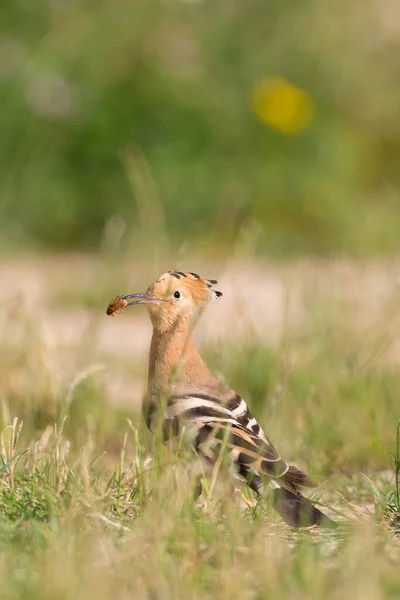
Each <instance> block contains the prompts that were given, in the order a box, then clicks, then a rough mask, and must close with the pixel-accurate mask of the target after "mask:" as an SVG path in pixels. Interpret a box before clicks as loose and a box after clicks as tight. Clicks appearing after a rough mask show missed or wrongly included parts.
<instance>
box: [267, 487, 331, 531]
mask: <svg viewBox="0 0 400 600" xmlns="http://www.w3.org/2000/svg"><path fill="white" fill-rule="evenodd" d="M271 493H272V498H273V506H274V508H275V510H277V511H278V512H279V514H280V515H281V517H282V519H283V520H284V521H285V523H287V524H288V525H290V526H291V527H309V526H310V525H319V526H320V527H325V528H327V529H336V528H337V527H338V523H335V521H332V519H330V518H329V517H327V516H326V515H324V513H323V512H321V511H320V510H319V509H318V508H316V507H315V506H314V505H313V504H312V503H311V502H310V501H309V500H307V498H305V497H304V496H302V495H301V494H300V493H299V492H297V493H292V492H289V491H288V490H285V489H284V488H276V489H273V490H271Z"/></svg>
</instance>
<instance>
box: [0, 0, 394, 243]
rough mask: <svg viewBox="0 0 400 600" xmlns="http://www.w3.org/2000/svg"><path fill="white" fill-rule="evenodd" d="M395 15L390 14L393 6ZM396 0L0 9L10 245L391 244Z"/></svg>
mask: <svg viewBox="0 0 400 600" xmlns="http://www.w3.org/2000/svg"><path fill="white" fill-rule="evenodd" d="M392 4H393V6H392ZM396 13H398V7H396V6H395V4H394V3H390V2H388V1H385V2H380V3H378V2H376V1H373V0H362V1H361V0H354V1H353V2H350V3H349V2H345V1H344V0H338V1H335V2H332V1H331V2H320V1H318V0H303V2H293V1H289V2H281V1H279V0H250V1H245V2H243V0H221V1H220V2H211V0H185V1H184V0H181V1H178V0H164V1H156V0H135V1H132V0H108V1H107V0H104V1H101V0H97V1H96V0H73V1H72V0H71V1H68V2H67V1H63V0H35V2H32V1H31V0H13V1H12V2H5V3H4V2H3V3H2V6H1V8H0V16H1V18H0V22H1V23H2V25H1V34H0V97H1V112H0V130H1V141H0V166H1V181H0V227H1V228H0V235H1V240H2V242H1V243H2V247H3V249H4V248H8V249H10V248H11V249H18V248H21V247H26V246H28V247H36V248H39V249H50V250H70V249H85V250H87V249H89V250H96V249H98V248H99V247H101V244H102V243H104V239H108V238H110V237H111V239H114V238H117V239H118V243H120V244H121V245H126V246H129V245H130V244H132V243H134V242H135V240H136V241H137V240H139V241H140V242H141V243H143V241H151V239H152V238H154V236H165V239H166V240H169V243H170V244H172V246H173V247H174V248H176V247H177V246H179V245H180V244H184V243H185V242H187V241H188V240H190V242H191V243H193V244H195V245H198V246H199V248H200V249H201V250H202V251H203V250H206V249H207V248H208V249H209V248H212V249H213V250H216V249H217V250H219V249H221V248H226V249H228V250H229V251H230V250H231V249H232V247H233V246H234V245H235V244H236V243H237V240H238V238H240V239H245V240H250V243H251V246H252V250H254V251H255V252H256V253H265V252H267V253H270V254H275V255H281V254H285V253H293V252H303V253H304V252H305V253H324V254H326V253H337V252H344V253H349V254H353V255H366V254H372V253H377V252H378V253H387V252H397V251H399V250H400V236H399V235H398V230H399V224H400V202H399V184H400V168H399V158H400V136H399V133H400V118H399V117H400V110H399V107H400V52H399V50H400V31H399V29H400V25H399V22H400V21H399V19H396Z"/></svg>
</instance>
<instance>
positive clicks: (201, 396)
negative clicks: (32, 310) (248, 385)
mask: <svg viewBox="0 0 400 600" xmlns="http://www.w3.org/2000/svg"><path fill="white" fill-rule="evenodd" d="M216 283H217V281H215V280H213V279H203V278H201V277H200V276H199V275H197V274H196V273H184V272H183V271H168V272H167V273H164V274H163V275H161V276H160V277H159V278H158V279H157V280H156V281H155V282H154V283H153V284H151V285H150V287H149V288H148V290H147V292H145V293H140V294H129V295H127V296H116V297H115V298H114V299H113V300H112V301H111V302H110V305H109V307H108V309H107V314H109V315H113V314H114V313H115V312H118V311H119V310H121V309H123V308H125V307H126V306H129V305H132V304H146V305H147V307H148V310H149V313H150V318H151V322H152V325H153V336H152V339H151V345H150V358H149V369H148V381H147V393H146V396H145V400H144V403H143V413H144V416H145V420H146V423H147V426H148V427H149V428H150V429H154V426H155V423H156V422H159V420H160V412H161V413H162V415H161V420H162V431H163V437H164V441H167V440H169V439H171V437H174V436H179V435H180V433H181V432H182V430H183V429H184V430H185V432H186V433H187V432H190V434H189V438H190V442H191V444H192V447H193V448H194V449H195V451H196V452H197V453H198V454H200V455H201V456H202V457H204V459H205V460H206V461H207V462H208V463H211V464H213V463H214V462H215V460H216V458H217V456H218V450H219V449H220V448H221V447H225V448H227V451H228V452H229V456H230V458H231V459H232V461H233V464H234V466H235V468H236V470H237V474H238V476H239V477H240V478H241V479H242V480H244V481H245V482H246V483H247V485H249V486H250V488H251V489H253V490H254V491H255V492H256V494H257V495H262V494H263V490H264V484H265V483H266V482H269V484H270V486H269V487H270V491H269V493H270V494H272V496H273V498H272V500H273V502H272V503H273V506H274V508H275V509H276V510H277V511H278V512H279V513H280V515H281V517H282V518H283V520H284V521H285V522H286V523H288V524H289V525H291V526H294V527H304V526H310V525H316V524H318V525H321V526H323V527H335V526H336V525H337V524H336V523H335V522H334V521H332V520H331V519H330V518H329V517H327V516H326V515H324V514H323V513H322V512H321V511H320V510H319V509H318V508H316V507H315V506H314V505H313V504H312V503H311V502H310V501H309V500H308V499H307V498H305V497H304V496H302V494H301V493H300V491H299V490H298V486H305V487H316V486H317V484H316V483H315V482H314V481H313V480H312V479H311V478H310V477H309V476H308V475H306V474H305V473H303V472H302V471H301V470H300V469H298V468H297V467H295V466H293V465H289V464H288V463H287V462H286V461H285V460H283V459H282V458H281V456H280V454H279V453H278V452H277V450H276V449H275V447H274V446H273V445H272V443H271V442H270V440H269V439H268V438H267V436H266V435H265V433H264V431H263V430H262V428H261V427H260V425H259V423H258V422H257V420H256V419H255V417H254V416H253V415H252V413H251V411H250V409H249V407H248V406H247V404H246V402H245V401H244V400H243V398H241V397H240V396H239V394H237V393H236V392H235V391H234V390H232V389H230V388H229V387H227V386H225V385H223V384H222V383H221V382H220V381H219V380H218V379H216V378H215V377H214V376H213V375H212V374H211V372H210V371H209V369H208V368H207V366H206V365H205V363H204V362H203V360H202V358H201V357H200V355H199V353H198V351H197V349H196V348H195V346H194V344H193V341H192V337H191V331H192V327H193V323H194V318H195V315H196V313H197V312H198V310H199V309H201V308H202V307H203V306H204V305H205V304H206V303H207V302H208V301H210V300H213V299H218V298H220V297H221V296H222V293H221V292H219V291H217V290H215V289H214V288H213V286H214V285H215V284H216Z"/></svg>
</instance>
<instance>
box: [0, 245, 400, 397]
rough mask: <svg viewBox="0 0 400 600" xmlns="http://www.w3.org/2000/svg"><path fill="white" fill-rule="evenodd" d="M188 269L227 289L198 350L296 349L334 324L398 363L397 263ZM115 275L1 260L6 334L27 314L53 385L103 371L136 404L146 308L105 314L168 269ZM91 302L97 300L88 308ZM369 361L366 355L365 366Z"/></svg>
mask: <svg viewBox="0 0 400 600" xmlns="http://www.w3.org/2000/svg"><path fill="white" fill-rule="evenodd" d="M186 262H187V264H185V265H182V266H180V269H182V268H183V269H186V270H191V271H198V272H200V273H201V274H204V276H207V277H217V278H218V280H219V283H218V286H217V287H218V289H220V290H221V291H222V292H223V298H222V299H221V300H220V301H218V302H215V303H213V304H212V305H211V306H209V307H208V308H207V310H206V312H205V314H204V315H203V316H202V318H201V321H200V322H199V323H198V325H197V327H196V333H195V336H196V339H197V341H198V343H199V344H202V343H203V342H205V341H207V342H212V343H217V344H219V345H220V346H221V347H223V345H224V344H225V343H227V342H229V341H235V340H240V341H241V342H243V343H246V342H249V341H253V340H254V339H255V338H260V339H262V340H264V341H265V342H266V343H267V344H271V345H277V344H280V343H282V341H283V340H286V342H288V341H289V343H290V340H291V339H292V337H293V336H296V335H300V334H302V333H303V334H304V333H305V332H307V328H308V327H315V326H319V327H325V326H331V324H332V323H335V324H339V326H340V327H343V328H344V329H345V330H346V332H348V333H349V334H350V336H351V340H352V343H353V344H359V346H360V347H361V348H362V347H363V345H365V347H368V349H369V350H368V352H370V348H371V346H372V347H376V356H374V357H373V358H374V360H377V361H382V360H383V361H385V362H386V363H389V364H393V365H395V364H398V362H399V360H400V334H399V330H400V315H399V312H400V310H399V297H400V287H399V282H400V260H399V259H391V260H373V261H368V262H360V261H351V260H343V259H332V260H299V261H293V262H285V263H273V262H267V261H248V262H237V261H236V262H231V263H227V264H225V265H223V266H221V265H217V266H215V265H214V266H212V265H211V264H208V265H207V264H201V263H200V264H199V261H198V260H195V261H194V263H195V264H189V263H188V261H186ZM112 270H113V266H110V267H108V266H107V265H105V264H104V263H103V261H102V260H101V259H100V258H96V257H92V256H81V255H72V256H56V257H41V256H35V257H31V258H13V259H2V260H1V261H0V301H1V302H2V305H3V310H2V315H1V316H0V331H2V330H4V328H5V324H6V321H7V320H8V319H9V318H10V315H12V314H15V313H20V314H23V315H25V316H27V317H28V318H29V319H31V320H32V321H33V322H35V324H36V327H37V329H38V330H39V332H40V333H39V335H40V337H41V341H42V343H43V348H44V351H45V352H46V354H47V356H48V359H49V361H50V362H51V369H52V370H53V372H54V378H55V380H56V382H57V384H58V383H60V384H61V385H64V386H65V385H67V381H62V378H63V377H66V378H67V379H68V378H71V377H73V376H74V374H76V373H77V372H78V371H79V370H82V369H83V370H84V369H86V368H94V370H96V368H97V366H98V368H99V370H100V369H101V370H103V371H105V372H106V373H107V376H106V385H107V386H108V388H109V391H110V397H112V398H114V399H115V402H117V403H125V402H136V401H140V398H141V395H142V390H143V386H144V379H145V371H146V358H147V350H148V345H149V340H150V335H151V328H150V323H149V320H148V318H147V315H146V314H145V310H144V309H143V308H139V307H138V308H136V309H130V310H127V311H125V312H124V313H123V314H121V315H118V316H117V317H116V318H109V317H106V316H105V308H106V307H107V305H108V302H109V301H110V299H111V297H112V296H113V295H115V294H118V293H128V292H134V291H142V290H143V289H145V288H146V287H147V285H148V284H149V283H150V282H151V280H153V279H155V278H156V277H157V276H158V275H159V273H160V272H162V271H163V270H164V269H162V268H161V269H160V268H159V267H158V268H157V267H156V268H154V267H153V266H152V265H143V264H139V263H135V261H131V262H125V263H124V264H123V265H121V267H120V268H117V269H116V270H114V272H113V273H112V274H110V271H112ZM114 281H115V284H114V283H113V282H114ZM132 282H133V283H132ZM114 285H115V287H114ZM117 286H118V287H117ZM132 286H135V287H134V288H133V287H132ZM138 286H140V287H138ZM121 288H122V289H121ZM103 290H104V294H103ZM91 295H93V297H95V298H96V303H95V306H94V307H92V308H88V304H89V305H90V304H91V303H90V298H91ZM103 295H104V299H103ZM7 335H8V337H9V338H10V337H11V338H12V337H13V336H18V328H17V327H16V328H15V330H13V329H11V330H10V329H9V328H8V333H7ZM8 341H10V342H12V339H11V340H10V339H9V340H8ZM83 345H84V346H85V349H84V348H83ZM88 346H89V347H90V350H89V351H86V349H87V347H88ZM77 356H78V357H79V360H76V357H77ZM369 358H371V357H370V355H369V354H368V353H367V354H366V356H365V360H366V361H368V360H369ZM121 361H122V363H123V364H126V362H129V361H132V364H134V368H133V369H132V373H131V374H129V368H128V370H127V369H126V368H124V369H122V368H120V369H118V366H116V367H113V368H111V367H110V365H111V364H114V365H115V364H116V365H118V363H119V362H121ZM61 373H62V374H61ZM127 373H128V374H127ZM58 378H59V379H60V381H58Z"/></svg>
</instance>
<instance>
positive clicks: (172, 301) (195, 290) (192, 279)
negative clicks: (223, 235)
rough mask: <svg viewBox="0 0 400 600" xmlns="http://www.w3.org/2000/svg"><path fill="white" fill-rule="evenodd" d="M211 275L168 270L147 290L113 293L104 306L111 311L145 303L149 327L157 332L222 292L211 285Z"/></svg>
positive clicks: (189, 318) (194, 311)
mask: <svg viewBox="0 0 400 600" xmlns="http://www.w3.org/2000/svg"><path fill="white" fill-rule="evenodd" d="M216 283H217V282H216V281H215V280H214V279H203V278H202V277H200V276H199V275H197V274H196V273H184V272H183V271H168V272H167V273H164V274H163V275H161V276H160V277H159V278H158V279H157V280H156V281H155V282H154V283H152V284H151V285H150V287H149V288H148V290H147V292H145V293H140V294H128V295H127V296H121V297H120V296H117V298H116V299H114V300H113V301H112V302H111V303H110V305H109V307H108V309H107V314H113V313H114V312H116V311H117V310H119V309H121V308H125V307H126V306H129V305H131V304H146V305H147V307H148V310H149V313H150V318H151V321H152V323H153V327H154V328H156V329H158V330H159V331H160V332H163V331H168V330H170V329H171V328H173V327H176V326H177V324H178V323H179V321H191V319H192V317H193V316H194V314H195V313H196V311H197V310H198V309H199V308H201V307H202V306H203V305H204V304H206V303H207V302H208V301H209V300H213V299H217V298H220V297H221V296H222V293H221V292H218V291H217V290H214V289H213V285H214V284H216Z"/></svg>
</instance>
